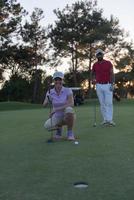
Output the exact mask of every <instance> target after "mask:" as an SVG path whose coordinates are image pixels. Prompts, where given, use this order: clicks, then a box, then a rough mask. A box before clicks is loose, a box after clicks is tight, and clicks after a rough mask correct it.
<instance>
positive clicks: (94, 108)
mask: <svg viewBox="0 0 134 200" xmlns="http://www.w3.org/2000/svg"><path fill="white" fill-rule="evenodd" d="M93 91H95V85H94V84H93ZM92 94H93V92H92ZM96 126H97V123H96V100H95V101H94V106H93V127H96Z"/></svg>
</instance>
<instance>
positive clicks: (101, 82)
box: [98, 82, 110, 84]
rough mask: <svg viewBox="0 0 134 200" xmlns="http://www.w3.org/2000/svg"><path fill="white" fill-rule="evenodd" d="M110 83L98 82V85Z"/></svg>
mask: <svg viewBox="0 0 134 200" xmlns="http://www.w3.org/2000/svg"><path fill="white" fill-rule="evenodd" d="M109 83H110V82H98V84H109Z"/></svg>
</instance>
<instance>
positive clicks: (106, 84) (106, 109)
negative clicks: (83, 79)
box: [91, 49, 115, 126]
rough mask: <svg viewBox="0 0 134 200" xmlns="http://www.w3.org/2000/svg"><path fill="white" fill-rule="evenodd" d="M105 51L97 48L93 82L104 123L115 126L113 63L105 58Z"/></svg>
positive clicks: (92, 74)
mask: <svg viewBox="0 0 134 200" xmlns="http://www.w3.org/2000/svg"><path fill="white" fill-rule="evenodd" d="M103 56H104V52H103V51H102V49H97V51H96V58H97V60H98V61H97V62H96V63H94V65H93V67H92V73H91V77H92V83H93V84H96V92H97V96H98V99H99V102H100V110H101V114H102V117H103V122H102V125H110V126H115V123H114V122H113V85H114V73H113V65H112V63H111V62H110V61H108V60H105V59H103Z"/></svg>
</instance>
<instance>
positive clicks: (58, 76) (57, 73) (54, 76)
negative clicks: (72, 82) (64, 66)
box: [53, 71, 64, 79]
mask: <svg viewBox="0 0 134 200" xmlns="http://www.w3.org/2000/svg"><path fill="white" fill-rule="evenodd" d="M55 78H61V79H63V78H64V74H63V73H62V72H58V71H57V72H55V73H54V74H53V79H55Z"/></svg>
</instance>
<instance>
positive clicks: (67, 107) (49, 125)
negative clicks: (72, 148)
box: [43, 71, 75, 140]
mask: <svg viewBox="0 0 134 200" xmlns="http://www.w3.org/2000/svg"><path fill="white" fill-rule="evenodd" d="M63 78H64V75H63V73H62V72H59V71H57V72H55V73H54V75H53V81H54V88H53V89H50V91H48V92H47V94H46V97H45V100H44V102H43V105H44V106H46V105H47V103H48V102H49V101H51V104H52V112H51V113H50V116H49V119H48V120H47V121H46V122H45V124H44V126H45V128H46V129H47V130H52V129H57V130H56V133H55V135H54V138H55V139H61V138H62V126H63V125H66V126H67V139H68V140H75V137H74V133H73V126H74V119H75V114H74V110H73V106H74V99H73V93H72V90H71V89H70V88H66V87H63Z"/></svg>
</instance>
